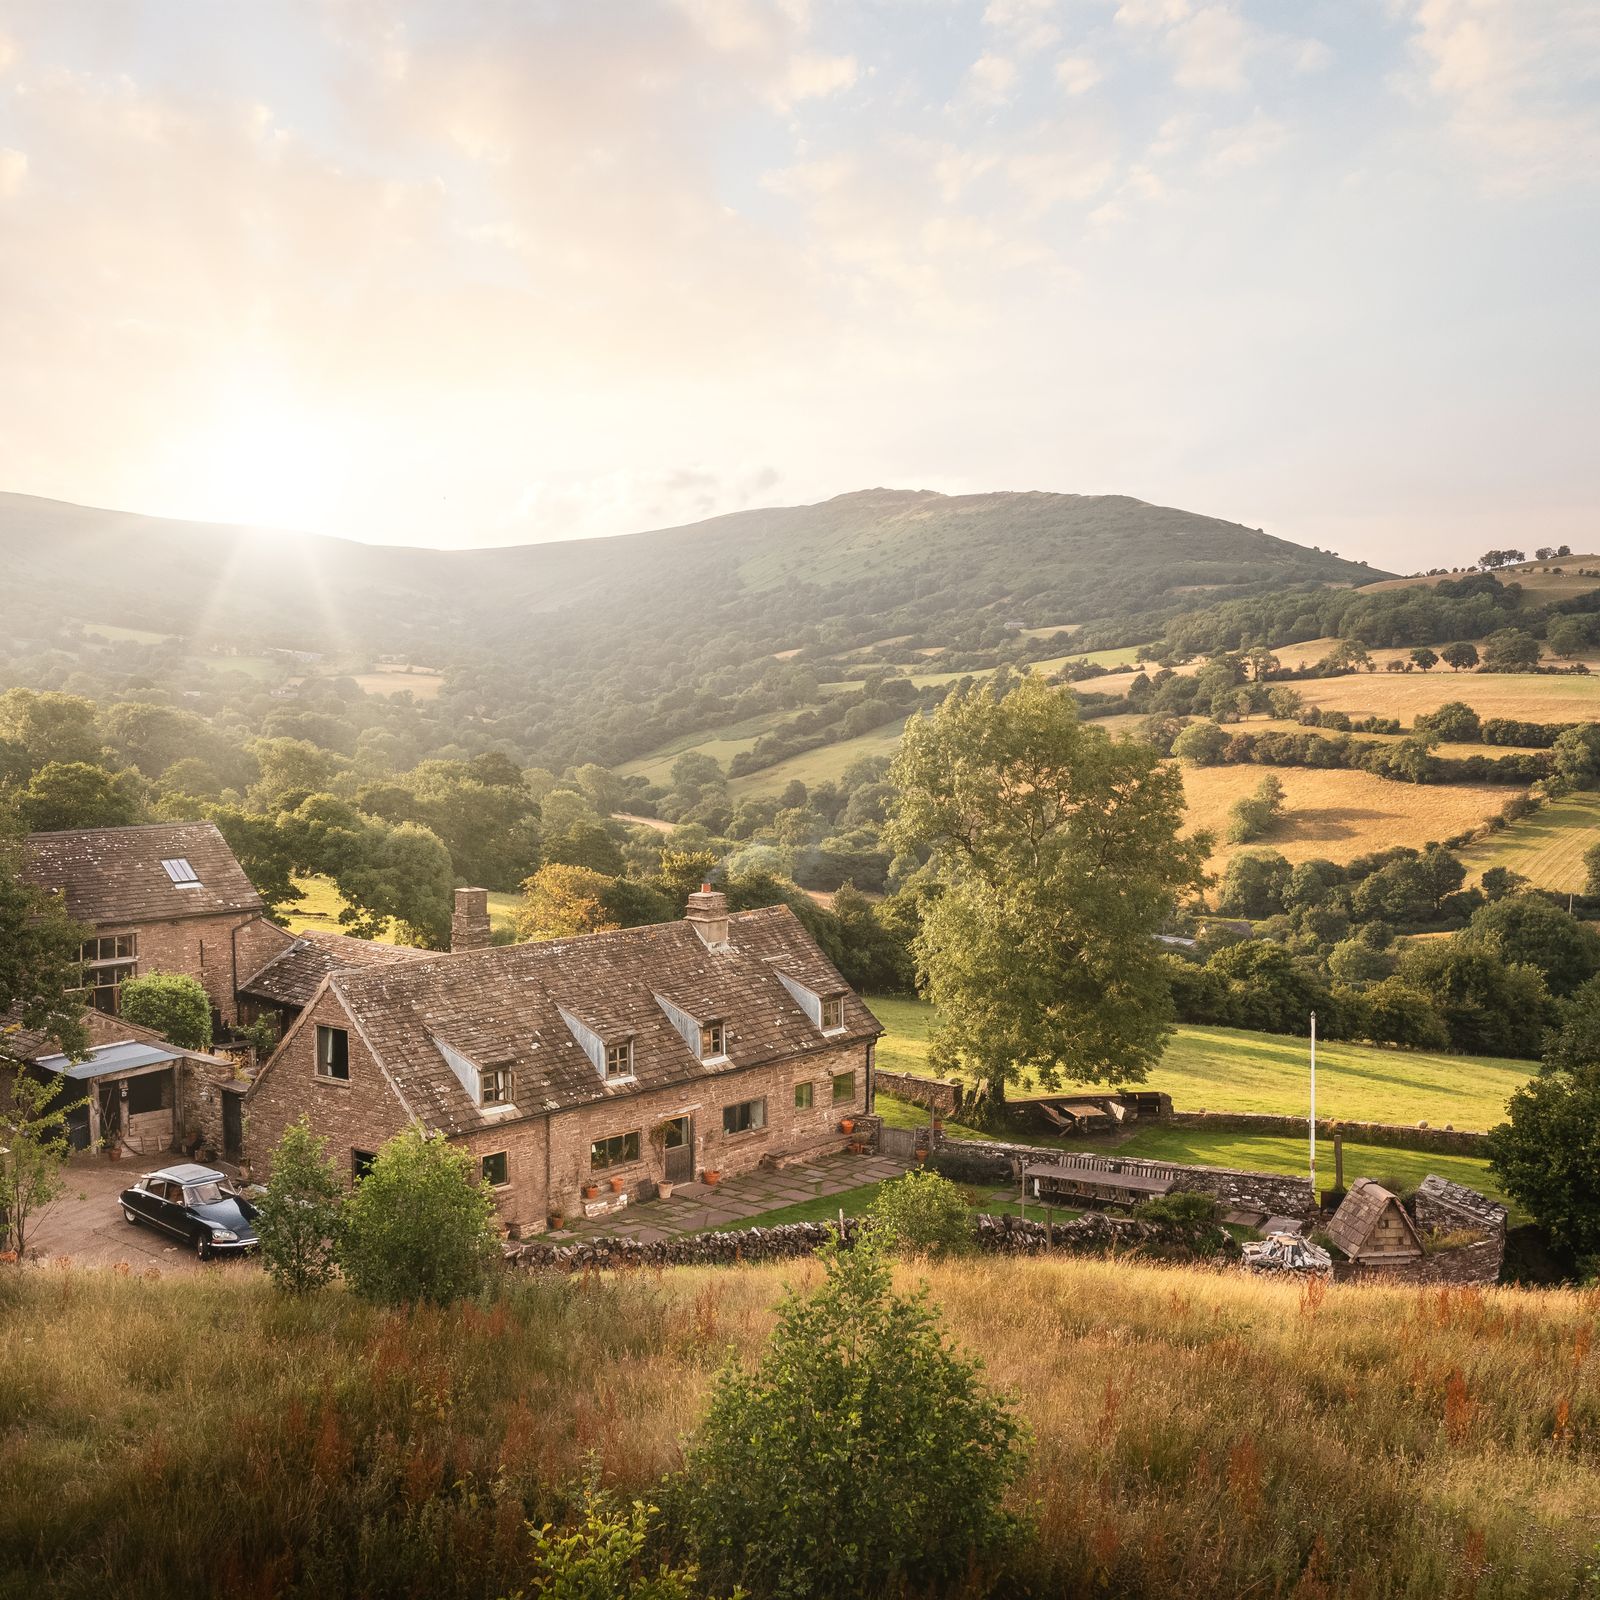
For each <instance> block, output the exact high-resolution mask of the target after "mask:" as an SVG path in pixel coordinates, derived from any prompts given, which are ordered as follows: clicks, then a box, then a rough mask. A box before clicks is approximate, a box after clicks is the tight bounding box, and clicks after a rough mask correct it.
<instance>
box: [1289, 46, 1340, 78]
mask: <svg viewBox="0 0 1600 1600" xmlns="http://www.w3.org/2000/svg"><path fill="white" fill-rule="evenodd" d="M1332 60H1333V51H1332V50H1331V49H1329V47H1328V46H1327V45H1325V44H1324V43H1323V42H1322V40H1320V39H1301V40H1299V41H1298V43H1296V44H1295V46H1294V56H1293V68H1294V71H1295V72H1296V73H1297V74H1298V75H1299V76H1301V77H1310V76H1311V74H1312V73H1315V72H1321V71H1323V70H1324V69H1325V68H1326V67H1327V66H1328V65H1329V63H1330V62H1332Z"/></svg>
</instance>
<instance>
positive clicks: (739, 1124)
mask: <svg viewBox="0 0 1600 1600" xmlns="http://www.w3.org/2000/svg"><path fill="white" fill-rule="evenodd" d="M766 1125H767V1102H766V1100H765V1099H761V1100H741V1101H739V1102H738V1103H737V1104H736V1105H731V1106H724V1107H723V1108H722V1131H723V1132H724V1133H754V1132H755V1130H756V1129H757V1128H764V1127H766Z"/></svg>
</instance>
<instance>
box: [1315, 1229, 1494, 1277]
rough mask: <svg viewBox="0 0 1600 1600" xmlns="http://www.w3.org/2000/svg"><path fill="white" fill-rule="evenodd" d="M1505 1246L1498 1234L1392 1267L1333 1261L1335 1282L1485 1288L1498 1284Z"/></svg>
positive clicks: (1398, 1263)
mask: <svg viewBox="0 0 1600 1600" xmlns="http://www.w3.org/2000/svg"><path fill="white" fill-rule="evenodd" d="M1505 1247H1506V1242H1505V1236H1504V1235H1503V1234H1497V1235H1495V1236H1494V1237H1493V1238H1489V1239H1479V1240H1477V1241H1476V1242H1475V1243H1473V1244H1463V1245H1457V1246H1456V1247H1455V1248H1454V1249H1452V1250H1438V1251H1435V1252H1434V1253H1433V1254H1432V1255H1425V1256H1419V1257H1417V1259H1416V1260H1415V1261H1401V1262H1396V1263H1395V1264H1394V1265H1392V1266H1366V1265H1363V1264H1362V1263H1361V1262H1359V1261H1336V1262H1335V1263H1334V1266H1333V1276H1334V1281H1335V1282H1336V1283H1386V1284H1391V1283H1392V1284H1416V1285H1421V1286H1426V1285H1428V1284H1479V1285H1487V1284H1492V1283H1498V1282H1499V1281H1500V1264H1501V1261H1502V1260H1503V1258H1504V1256H1505Z"/></svg>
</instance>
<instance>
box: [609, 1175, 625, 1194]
mask: <svg viewBox="0 0 1600 1600" xmlns="http://www.w3.org/2000/svg"><path fill="white" fill-rule="evenodd" d="M611 1192H612V1194H621V1193H622V1179H621V1178H613V1179H612V1180H611Z"/></svg>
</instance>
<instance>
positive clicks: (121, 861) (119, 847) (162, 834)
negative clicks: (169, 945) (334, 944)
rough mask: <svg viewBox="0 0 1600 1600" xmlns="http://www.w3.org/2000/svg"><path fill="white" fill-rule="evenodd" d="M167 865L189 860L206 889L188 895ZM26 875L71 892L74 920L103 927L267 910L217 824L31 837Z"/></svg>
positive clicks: (84, 830)
mask: <svg viewBox="0 0 1600 1600" xmlns="http://www.w3.org/2000/svg"><path fill="white" fill-rule="evenodd" d="M163 861H187V862H188V863H189V865H190V866H191V867H192V868H193V869H194V874H195V877H196V878H198V879H199V883H198V885H197V886H195V887H194V888H189V889H180V888H179V887H178V886H177V884H175V883H174V882H173V881H172V878H171V877H170V876H169V874H168V872H167V870H166V868H165V867H163V866H162V864H161V863H162V862H163ZM22 870H23V876H24V877H25V878H27V880H28V881H29V882H30V883H34V884H38V885H39V886H40V887H42V888H45V889H54V890H59V891H60V892H61V893H63V894H64V895H65V896H66V901H67V911H68V913H69V914H70V915H71V916H73V917H75V918H76V919H77V920H78V921H80V922H88V923H93V924H94V925H96V926H98V927H107V926H114V925H117V924H121V923H128V922H166V921H171V920H178V919H181V918H184V917H196V916H209V915H212V914H215V913H218V912H227V911H260V910H262V909H263V907H262V902H261V896H260V895H258V894H257V893H256V891H255V889H254V887H253V886H252V885H251V882H250V880H249V879H248V878H247V877H245V875H244V868H243V867H241V866H240V865H239V863H238V862H237V861H236V860H235V859H234V855H233V851H231V850H230V849H229V848H228V842H227V840H226V839H224V838H223V837H222V835H221V833H219V832H218V831H217V826H216V824H215V823H212V822H153V823H148V824H146V825H144V826H142V827H135V828H72V829H68V830H67V831H65V832H63V833H30V834H29V835H28V838H27V842H26V845H25V846H24V853H23V869H22Z"/></svg>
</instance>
